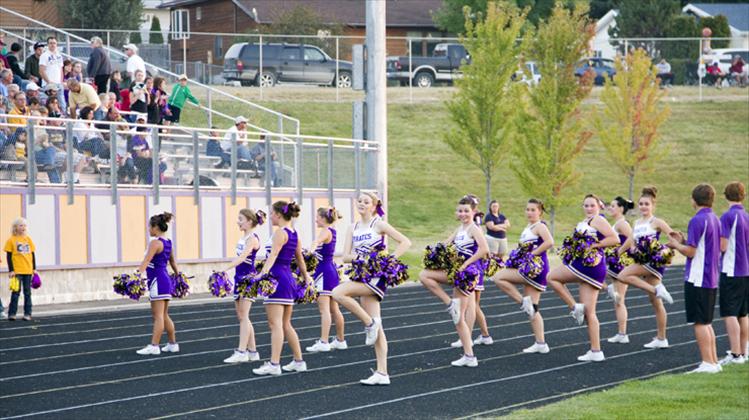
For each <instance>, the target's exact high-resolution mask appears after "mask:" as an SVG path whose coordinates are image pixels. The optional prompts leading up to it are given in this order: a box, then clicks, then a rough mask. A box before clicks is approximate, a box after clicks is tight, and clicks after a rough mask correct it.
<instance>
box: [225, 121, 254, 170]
mask: <svg viewBox="0 0 749 420" xmlns="http://www.w3.org/2000/svg"><path fill="white" fill-rule="evenodd" d="M235 136H236V144H237V158H238V159H241V160H250V149H248V148H247V145H246V144H245V143H246V142H247V118H245V117H242V116H239V117H237V118H235V119H234V125H233V126H232V127H231V128H229V129H228V130H226V134H224V139H223V140H221V150H223V151H225V152H227V153H230V152H231V146H232V141H233V139H234V137H235Z"/></svg>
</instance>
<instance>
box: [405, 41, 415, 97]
mask: <svg viewBox="0 0 749 420" xmlns="http://www.w3.org/2000/svg"><path fill="white" fill-rule="evenodd" d="M406 42H408V103H410V104H412V103H414V86H413V85H414V83H413V80H414V77H413V70H412V68H411V57H412V53H411V38H407V39H406Z"/></svg>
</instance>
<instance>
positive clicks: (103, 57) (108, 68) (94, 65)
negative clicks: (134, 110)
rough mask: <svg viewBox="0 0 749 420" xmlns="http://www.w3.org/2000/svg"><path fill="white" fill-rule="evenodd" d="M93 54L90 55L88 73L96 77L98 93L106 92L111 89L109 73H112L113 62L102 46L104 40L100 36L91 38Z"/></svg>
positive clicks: (95, 82) (89, 75)
mask: <svg viewBox="0 0 749 420" xmlns="http://www.w3.org/2000/svg"><path fill="white" fill-rule="evenodd" d="M91 48H92V50H91V54H90V55H89V56H88V65H87V66H86V74H88V77H93V78H94V84H95V85H96V92H97V93H100V94H101V93H106V92H107V90H108V89H109V75H110V73H112V63H110V62H109V54H107V52H106V50H104V48H103V47H102V40H101V38H99V37H98V36H95V37H93V38H91Z"/></svg>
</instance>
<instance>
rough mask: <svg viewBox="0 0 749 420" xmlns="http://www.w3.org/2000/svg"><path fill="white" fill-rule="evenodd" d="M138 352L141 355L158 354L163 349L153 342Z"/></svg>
mask: <svg viewBox="0 0 749 420" xmlns="http://www.w3.org/2000/svg"><path fill="white" fill-rule="evenodd" d="M136 353H138V354H140V355H141V356H149V355H157V354H161V349H160V348H159V346H154V345H153V344H149V345H147V346H145V347H143V348H142V349H140V350H138V351H136Z"/></svg>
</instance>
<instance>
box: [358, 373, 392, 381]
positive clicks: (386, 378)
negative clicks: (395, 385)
mask: <svg viewBox="0 0 749 420" xmlns="http://www.w3.org/2000/svg"><path fill="white" fill-rule="evenodd" d="M359 383H360V384H362V385H390V376H388V375H383V374H382V373H380V372H375V371H374V370H372V376H370V377H369V378H367V379H362V380H360V381H359Z"/></svg>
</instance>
